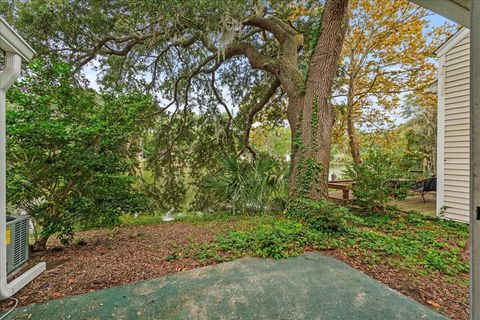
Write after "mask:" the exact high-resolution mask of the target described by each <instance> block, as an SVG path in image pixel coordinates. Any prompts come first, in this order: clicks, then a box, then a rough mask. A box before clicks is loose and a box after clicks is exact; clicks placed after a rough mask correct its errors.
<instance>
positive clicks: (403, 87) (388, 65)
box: [336, 0, 451, 163]
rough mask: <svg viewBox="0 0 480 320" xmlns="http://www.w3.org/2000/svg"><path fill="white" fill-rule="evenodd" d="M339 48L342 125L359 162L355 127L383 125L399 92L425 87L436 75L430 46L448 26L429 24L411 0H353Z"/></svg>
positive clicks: (397, 101)
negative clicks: (341, 71)
mask: <svg viewBox="0 0 480 320" xmlns="http://www.w3.org/2000/svg"><path fill="white" fill-rule="evenodd" d="M351 11H352V12H351V16H352V19H351V20H350V25H349V28H348V31H347V35H346V40H345V45H344V47H343V51H342V69H343V73H342V77H341V79H340V80H339V84H338V88H337V89H338V90H337V93H336V95H338V96H341V106H342V107H341V110H342V117H341V120H340V122H339V126H340V128H341V130H346V133H347V136H348V141H349V149H350V153H351V155H352V159H353V161H354V163H359V162H361V155H360V148H359V141H358V137H357V132H356V127H357V128H358V127H369V128H372V129H378V128H382V127H383V126H385V125H388V124H391V123H392V120H391V115H392V112H393V111H395V109H396V108H399V107H400V102H401V100H402V93H404V92H412V91H418V92H424V90H425V89H426V88H427V87H429V86H430V85H431V84H432V83H433V81H434V80H435V78H436V62H435V60H434V59H431V58H433V57H434V54H433V52H434V50H435V49H436V48H438V46H439V45H440V44H441V42H442V41H443V40H444V39H445V36H446V35H447V34H449V32H450V31H451V28H447V27H446V26H441V27H436V28H428V23H429V22H428V20H427V16H428V13H427V11H426V10H425V9H423V8H420V7H418V6H416V5H414V4H412V3H411V2H410V1H407V0H399V1H390V0H353V1H352V6H351Z"/></svg>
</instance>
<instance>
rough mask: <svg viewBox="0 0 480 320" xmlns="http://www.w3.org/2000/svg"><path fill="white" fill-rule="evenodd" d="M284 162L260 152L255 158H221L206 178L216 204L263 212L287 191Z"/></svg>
mask: <svg viewBox="0 0 480 320" xmlns="http://www.w3.org/2000/svg"><path fill="white" fill-rule="evenodd" d="M286 167H287V166H286V165H285V164H284V163H282V162H280V161H278V160H275V159H273V158H271V157H268V156H265V155H261V156H259V157H258V158H256V159H254V160H251V161H249V160H241V159H238V158H237V157H234V156H231V157H225V158H222V159H220V170H219V171H218V173H217V174H216V175H214V176H210V177H208V178H207V179H206V180H205V184H204V186H205V188H207V189H209V190H211V191H212V192H214V193H215V195H216V197H217V201H218V204H219V205H221V206H223V207H226V208H229V209H231V210H233V211H240V212H251V211H253V212H264V211H266V210H267V209H269V208H271V207H272V205H273V202H274V201H275V200H277V199H285V198H286V195H287V181H288V179H287V176H286V175H287V173H288V170H286Z"/></svg>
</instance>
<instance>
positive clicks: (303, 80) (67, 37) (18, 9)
mask: <svg viewBox="0 0 480 320" xmlns="http://www.w3.org/2000/svg"><path fill="white" fill-rule="evenodd" d="M348 2H349V0H326V1H313V0H311V1H302V2H294V1H253V0H245V1H220V0H208V1H207V0H196V1H176V0H163V1H141V2H132V1H126V0H116V1H108V2H105V1H97V0H78V1H68V0H60V1H54V2H53V1H41V0H38V1H28V2H16V1H13V2H12V3H10V2H5V3H4V4H3V5H4V6H5V8H2V9H5V10H4V12H8V14H7V15H6V17H7V19H10V20H11V22H12V23H14V24H15V25H16V27H17V28H18V29H20V30H21V31H22V32H23V33H24V35H25V37H27V38H29V40H30V41H31V42H32V43H34V46H35V47H36V48H37V49H38V50H39V51H40V52H41V53H44V54H48V55H51V56H55V57H58V56H60V57H61V58H63V59H67V60H68V61H70V62H71V63H72V64H74V65H75V67H76V68H77V70H79V71H81V70H85V67H87V70H88V67H89V68H92V66H95V67H96V68H97V69H98V70H99V71H100V72H101V74H102V79H101V84H102V85H108V86H111V85H115V84H116V83H118V82H122V83H127V84H128V85H129V86H131V87H133V88H143V89H146V90H149V91H151V92H152V94H154V95H155V96H156V97H157V99H158V102H159V111H158V112H161V113H165V114H168V115H169V116H171V117H172V118H175V117H176V118H178V117H180V119H184V121H183V123H182V125H180V126H176V129H175V130H172V132H171V133H170V135H171V143H172V145H173V144H174V143H175V140H176V137H178V136H179V135H180V134H181V131H182V129H183V128H185V127H186V126H188V117H187V116H186V115H187V114H188V112H189V111H191V110H202V107H203V106H204V104H205V103H207V102H208V103H209V104H211V103H214V104H215V105H216V106H217V107H218V108H219V109H223V111H224V113H226V114H227V115H228V117H229V121H227V124H226V126H227V127H226V129H225V131H226V133H227V134H230V133H231V131H230V126H231V124H232V118H233V113H234V110H233V109H232V106H235V105H238V104H240V103H242V102H244V101H247V100H248V101H250V111H249V113H248V117H247V121H246V130H245V135H244V139H243V144H244V149H249V148H248V146H249V142H248V133H249V131H250V128H251V126H252V124H253V122H254V116H255V114H256V113H257V112H258V111H260V110H261V109H262V108H263V107H264V106H265V105H267V104H268V103H269V102H270V101H271V99H272V98H273V97H275V96H277V97H278V96H282V97H284V99H286V100H287V110H286V118H287V119H288V123H289V126H290V128H291V135H292V156H291V162H292V163H291V176H290V193H291V196H305V197H311V198H314V199H318V198H325V197H326V196H327V195H328V188H327V176H328V169H329V161H330V146H331V134H332V126H333V123H334V119H335V113H336V112H335V110H334V107H333V106H332V104H331V89H332V83H333V79H334V77H335V75H336V71H337V63H338V60H339V57H340V52H341V48H342V43H343V39H344V35H345V31H346V28H347V26H348V11H349V10H348ZM259 88H260V89H259ZM254 89H255V90H254ZM252 95H253V97H252ZM206 97H208V99H207V98H206ZM212 100H213V101H215V102H212ZM167 149H168V148H167ZM163 152H165V153H167V152H168V150H164V151H161V153H163Z"/></svg>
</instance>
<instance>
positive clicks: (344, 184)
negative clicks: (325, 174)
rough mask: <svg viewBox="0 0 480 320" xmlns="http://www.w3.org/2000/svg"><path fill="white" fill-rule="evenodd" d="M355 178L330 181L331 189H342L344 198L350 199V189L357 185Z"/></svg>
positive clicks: (329, 186)
mask: <svg viewBox="0 0 480 320" xmlns="http://www.w3.org/2000/svg"><path fill="white" fill-rule="evenodd" d="M355 183H356V181H355V180H335V181H329V182H328V188H329V189H336V190H342V199H343V200H349V199H350V190H351V189H352V187H353V186H354V185H355Z"/></svg>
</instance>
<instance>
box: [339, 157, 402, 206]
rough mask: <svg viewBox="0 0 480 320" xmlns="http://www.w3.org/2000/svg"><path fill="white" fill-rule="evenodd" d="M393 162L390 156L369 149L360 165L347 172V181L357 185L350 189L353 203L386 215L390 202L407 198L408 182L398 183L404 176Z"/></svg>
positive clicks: (393, 159)
mask: <svg viewBox="0 0 480 320" xmlns="http://www.w3.org/2000/svg"><path fill="white" fill-rule="evenodd" d="M395 160H396V159H395V158H394V157H393V156H392V155H391V154H390V153H387V152H383V151H381V150H378V149H370V150H368V151H367V152H366V154H365V159H364V161H363V162H362V163H361V164H357V165H353V167H350V168H348V173H349V175H350V177H351V178H352V179H354V180H355V181H356V184H355V185H354V187H353V189H352V191H353V194H354V196H355V198H356V203H357V204H359V205H360V206H361V207H362V208H363V209H365V210H369V211H372V212H385V209H386V206H387V203H388V202H389V201H390V200H392V199H393V198H397V199H398V198H400V199H401V198H404V197H405V196H406V194H407V191H408V185H409V182H408V181H403V180H401V178H403V177H404V173H403V172H402V171H401V170H399V169H398V166H397V165H396V161H395Z"/></svg>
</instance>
